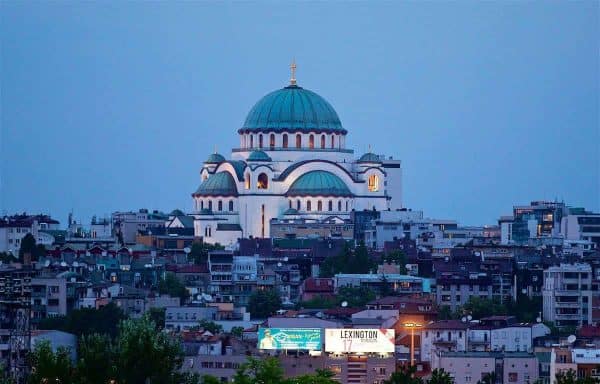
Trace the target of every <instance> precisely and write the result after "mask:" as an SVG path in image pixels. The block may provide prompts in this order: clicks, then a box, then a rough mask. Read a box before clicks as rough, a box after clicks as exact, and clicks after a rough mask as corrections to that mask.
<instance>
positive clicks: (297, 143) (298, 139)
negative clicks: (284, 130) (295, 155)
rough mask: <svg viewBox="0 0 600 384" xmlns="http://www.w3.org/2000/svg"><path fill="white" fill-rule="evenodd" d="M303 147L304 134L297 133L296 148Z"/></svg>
mask: <svg viewBox="0 0 600 384" xmlns="http://www.w3.org/2000/svg"><path fill="white" fill-rule="evenodd" d="M301 147H302V135H301V134H297V135H296V148H301Z"/></svg>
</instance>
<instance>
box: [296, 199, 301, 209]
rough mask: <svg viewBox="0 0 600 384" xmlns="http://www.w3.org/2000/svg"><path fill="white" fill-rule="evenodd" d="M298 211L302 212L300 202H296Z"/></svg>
mask: <svg viewBox="0 0 600 384" xmlns="http://www.w3.org/2000/svg"><path fill="white" fill-rule="evenodd" d="M296 210H298V211H299V210H300V200H298V201H296Z"/></svg>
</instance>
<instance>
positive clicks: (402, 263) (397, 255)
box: [383, 250, 407, 275]
mask: <svg viewBox="0 0 600 384" xmlns="http://www.w3.org/2000/svg"><path fill="white" fill-rule="evenodd" d="M383 261H385V262H386V263H388V264H395V265H397V266H398V267H399V269H400V274H402V275H405V274H406V272H407V271H406V256H405V255H404V252H402V251H401V250H395V251H391V252H389V253H388V254H387V255H385V256H384V258H383Z"/></svg>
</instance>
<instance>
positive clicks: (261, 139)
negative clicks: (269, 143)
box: [258, 133, 263, 148]
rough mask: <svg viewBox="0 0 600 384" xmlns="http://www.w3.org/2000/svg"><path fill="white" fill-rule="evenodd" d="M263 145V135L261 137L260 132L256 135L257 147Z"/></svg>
mask: <svg viewBox="0 0 600 384" xmlns="http://www.w3.org/2000/svg"><path fill="white" fill-rule="evenodd" d="M262 147H263V137H262V133H261V134H259V135H258V148H262Z"/></svg>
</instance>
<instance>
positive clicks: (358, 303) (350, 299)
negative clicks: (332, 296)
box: [337, 286, 375, 308]
mask: <svg viewBox="0 0 600 384" xmlns="http://www.w3.org/2000/svg"><path fill="white" fill-rule="evenodd" d="M337 298H338V305H340V304H341V303H343V302H344V301H345V302H347V303H348V307H351V308H360V307H364V306H365V305H366V304H367V303H368V302H369V301H373V300H375V292H373V290H372V289H370V288H368V287H362V286H361V287H351V286H347V287H340V288H339V289H338V292H337Z"/></svg>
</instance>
